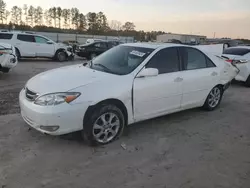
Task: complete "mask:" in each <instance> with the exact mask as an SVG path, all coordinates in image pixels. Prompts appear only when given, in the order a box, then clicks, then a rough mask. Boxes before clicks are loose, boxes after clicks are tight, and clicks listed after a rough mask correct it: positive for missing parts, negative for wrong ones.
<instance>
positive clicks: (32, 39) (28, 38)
mask: <svg viewBox="0 0 250 188" xmlns="http://www.w3.org/2000/svg"><path fill="white" fill-rule="evenodd" d="M17 39H18V40H21V41H25V42H35V37H34V36H33V35H22V34H18V35H17Z"/></svg>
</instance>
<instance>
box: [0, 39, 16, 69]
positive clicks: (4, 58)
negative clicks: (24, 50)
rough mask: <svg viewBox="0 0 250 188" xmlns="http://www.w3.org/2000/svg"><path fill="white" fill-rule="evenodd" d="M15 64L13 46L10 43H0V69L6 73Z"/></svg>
mask: <svg viewBox="0 0 250 188" xmlns="http://www.w3.org/2000/svg"><path fill="white" fill-rule="evenodd" d="M16 65H17V57H16V54H15V48H14V47H13V46H12V45H10V44H5V43H0V71H1V72H4V73H8V72H9V71H10V70H11V69H12V68H14V67H15V66H16Z"/></svg>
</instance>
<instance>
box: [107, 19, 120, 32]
mask: <svg viewBox="0 0 250 188" xmlns="http://www.w3.org/2000/svg"><path fill="white" fill-rule="evenodd" d="M109 27H110V29H112V30H116V31H120V30H121V29H122V23H121V22H119V21H117V20H111V21H110V23H109Z"/></svg>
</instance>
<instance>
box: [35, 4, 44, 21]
mask: <svg viewBox="0 0 250 188" xmlns="http://www.w3.org/2000/svg"><path fill="white" fill-rule="evenodd" d="M34 22H35V24H36V25H42V24H43V9H42V7H40V6H38V7H37V8H36V9H35V15H34Z"/></svg>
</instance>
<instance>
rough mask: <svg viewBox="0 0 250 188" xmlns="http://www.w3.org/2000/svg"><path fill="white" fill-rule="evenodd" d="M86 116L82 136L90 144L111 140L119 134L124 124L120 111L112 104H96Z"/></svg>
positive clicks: (100, 143)
mask: <svg viewBox="0 0 250 188" xmlns="http://www.w3.org/2000/svg"><path fill="white" fill-rule="evenodd" d="M87 118H88V120H87V121H86V123H84V125H83V136H84V139H85V140H86V141H87V142H88V143H89V144H90V145H105V144H108V143H110V142H113V141H114V140H115V139H117V138H118V137H119V136H120V135H121V133H122V132H123V129H124V126H125V119H124V115H123V113H122V111H121V110H120V109H119V108H118V107H116V106H115V105H112V104H106V105H100V106H98V107H97V108H96V109H95V110H94V113H92V114H91V116H90V117H87Z"/></svg>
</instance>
